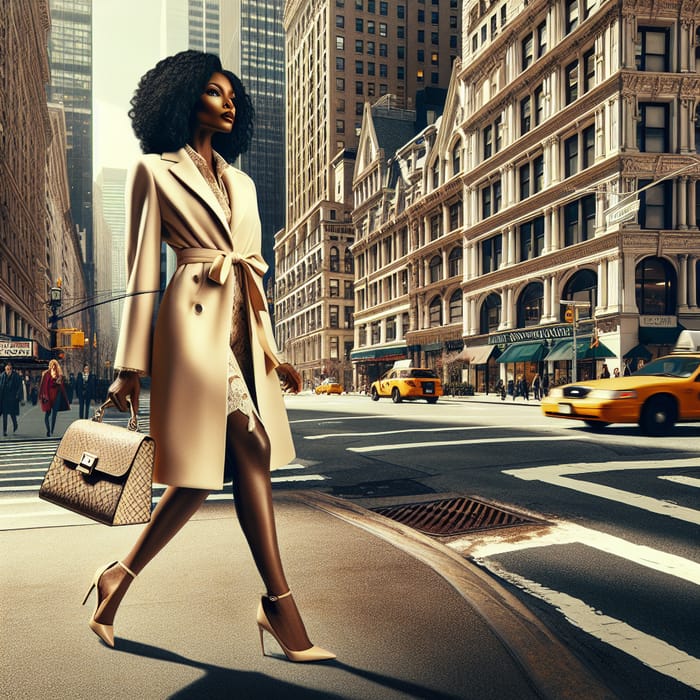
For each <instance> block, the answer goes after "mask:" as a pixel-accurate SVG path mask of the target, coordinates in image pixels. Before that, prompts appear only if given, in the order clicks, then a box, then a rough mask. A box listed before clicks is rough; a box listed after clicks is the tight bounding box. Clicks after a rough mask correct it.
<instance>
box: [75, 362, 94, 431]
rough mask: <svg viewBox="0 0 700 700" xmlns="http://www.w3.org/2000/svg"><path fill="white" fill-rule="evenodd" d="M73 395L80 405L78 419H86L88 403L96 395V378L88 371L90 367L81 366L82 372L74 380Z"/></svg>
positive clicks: (88, 409)
mask: <svg viewBox="0 0 700 700" xmlns="http://www.w3.org/2000/svg"><path fill="white" fill-rule="evenodd" d="M75 393H76V394H77V395H78V401H79V403H80V409H79V410H80V417H81V418H87V417H88V414H89V412H90V403H91V402H92V401H93V400H94V399H95V396H96V394H97V376H96V375H95V374H94V373H93V372H91V371H90V365H89V364H87V363H86V364H84V365H83V371H82V372H81V373H80V374H78V376H77V377H76V379H75Z"/></svg>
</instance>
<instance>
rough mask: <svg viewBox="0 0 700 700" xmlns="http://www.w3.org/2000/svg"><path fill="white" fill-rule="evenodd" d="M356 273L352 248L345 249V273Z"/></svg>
mask: <svg viewBox="0 0 700 700" xmlns="http://www.w3.org/2000/svg"><path fill="white" fill-rule="evenodd" d="M354 271H355V265H354V263H353V259H352V253H351V252H350V248H346V249H345V272H348V273H352V272H354Z"/></svg>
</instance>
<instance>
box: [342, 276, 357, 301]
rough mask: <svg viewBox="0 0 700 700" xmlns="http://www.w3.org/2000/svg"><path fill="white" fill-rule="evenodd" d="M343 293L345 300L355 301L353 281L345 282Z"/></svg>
mask: <svg viewBox="0 0 700 700" xmlns="http://www.w3.org/2000/svg"><path fill="white" fill-rule="evenodd" d="M343 292H344V298H345V299H354V298H355V294H354V292H353V286H352V280H344V281H343Z"/></svg>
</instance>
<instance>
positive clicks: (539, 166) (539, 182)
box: [532, 156, 544, 192]
mask: <svg viewBox="0 0 700 700" xmlns="http://www.w3.org/2000/svg"><path fill="white" fill-rule="evenodd" d="M543 189H544V156H537V158H535V159H534V160H533V161H532V191H533V192H541V191H542V190H543Z"/></svg>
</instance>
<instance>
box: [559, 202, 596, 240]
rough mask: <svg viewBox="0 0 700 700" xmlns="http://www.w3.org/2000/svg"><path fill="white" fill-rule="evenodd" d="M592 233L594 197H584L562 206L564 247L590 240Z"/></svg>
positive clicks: (593, 227) (593, 231) (593, 229)
mask: <svg viewBox="0 0 700 700" xmlns="http://www.w3.org/2000/svg"><path fill="white" fill-rule="evenodd" d="M594 233H595V195H592V194H589V195H586V196H585V197H583V198H581V199H578V200H576V201H575V202H569V203H568V204H567V205H565V206H564V245H566V246H570V245H575V244H576V243H581V242H583V241H587V240H590V239H591V238H593V235H594Z"/></svg>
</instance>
